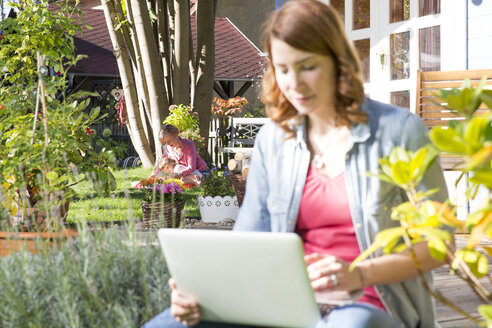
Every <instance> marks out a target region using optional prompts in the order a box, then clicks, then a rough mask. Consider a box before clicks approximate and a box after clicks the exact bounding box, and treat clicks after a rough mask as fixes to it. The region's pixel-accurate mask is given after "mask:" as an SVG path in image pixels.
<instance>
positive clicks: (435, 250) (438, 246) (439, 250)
mask: <svg viewBox="0 0 492 328" xmlns="http://www.w3.org/2000/svg"><path fill="white" fill-rule="evenodd" d="M427 245H428V246H429V253H430V255H431V256H432V257H433V258H435V259H436V260H438V261H443V260H444V258H445V257H446V252H447V247H446V243H445V242H444V241H442V240H441V239H439V238H433V239H431V240H429V242H428V243H427Z"/></svg>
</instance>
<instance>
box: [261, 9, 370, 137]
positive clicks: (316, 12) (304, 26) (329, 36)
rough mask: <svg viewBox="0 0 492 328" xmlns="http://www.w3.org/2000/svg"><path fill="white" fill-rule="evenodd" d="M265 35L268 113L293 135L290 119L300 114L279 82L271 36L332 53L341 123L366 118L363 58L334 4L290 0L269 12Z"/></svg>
mask: <svg viewBox="0 0 492 328" xmlns="http://www.w3.org/2000/svg"><path fill="white" fill-rule="evenodd" d="M263 37H264V40H265V51H267V52H268V56H269V59H270V65H269V68H268V70H267V72H266V73H265V76H264V78H263V91H262V97H261V99H262V101H263V103H264V104H265V105H266V108H267V114H268V116H269V117H270V118H271V119H272V120H273V121H274V122H276V123H278V124H279V125H280V127H282V128H283V129H284V130H285V131H286V132H287V133H288V134H289V135H290V136H293V135H294V131H293V128H292V127H291V124H290V120H291V119H295V118H297V117H298V116H299V115H298V113H297V110H296V109H295V108H294V106H292V104H291V103H290V102H289V101H288V100H287V99H286V98H285V97H284V95H283V94H282V92H281V91H280V89H279V87H278V85H277V81H276V79H275V70H274V68H273V65H272V54H271V50H272V49H271V39H272V38H276V39H278V40H281V41H283V42H285V43H287V44H288V45H290V46H291V47H294V48H296V49H299V50H303V51H307V52H311V53H315V54H319V55H324V56H329V57H331V58H332V59H333V60H334V62H335V67H336V74H337V77H336V81H337V87H336V92H335V96H336V102H335V106H336V111H337V114H338V115H339V118H340V119H341V123H345V124H347V123H364V122H366V121H367V115H366V114H365V113H364V112H362V111H361V110H360V109H359V107H360V105H361V103H362V102H363V101H364V88H363V84H362V70H361V64H360V60H359V57H358V56H357V54H356V52H355V50H354V48H353V47H352V45H351V43H350V41H349V40H348V39H347V36H346V35H345V31H344V27H343V24H342V21H341V20H340V18H339V16H338V13H337V12H336V11H335V10H334V9H333V8H331V7H329V6H327V5H325V4H323V3H321V2H320V1H317V0H296V1H289V2H287V3H286V4H285V5H284V6H282V7H281V8H280V9H279V10H278V11H276V12H274V13H273V14H272V15H271V16H270V18H269V19H268V21H267V22H266V27H265V31H264V33H263Z"/></svg>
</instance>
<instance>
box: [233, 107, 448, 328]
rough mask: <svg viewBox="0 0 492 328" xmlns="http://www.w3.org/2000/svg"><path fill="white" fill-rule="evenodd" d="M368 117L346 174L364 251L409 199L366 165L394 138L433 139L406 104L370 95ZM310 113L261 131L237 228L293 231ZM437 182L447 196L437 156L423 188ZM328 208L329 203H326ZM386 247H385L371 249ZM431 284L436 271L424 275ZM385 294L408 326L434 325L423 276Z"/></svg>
mask: <svg viewBox="0 0 492 328" xmlns="http://www.w3.org/2000/svg"><path fill="white" fill-rule="evenodd" d="M361 109H362V110H363V111H364V112H366V113H367V115H368V122H367V123H366V124H353V125H352V126H351V129H350V138H349V145H348V149H347V154H346V161H345V163H346V168H345V182H346V186H347V197H348V200H349V205H350V212H351V215H352V221H353V224H354V227H355V232H356V236H357V241H358V244H359V247H360V250H361V252H362V251H364V250H365V249H367V248H368V246H369V245H370V244H371V243H372V242H373V241H374V238H375V236H376V234H377V233H378V232H379V231H381V230H384V229H387V228H390V227H394V226H398V225H399V222H398V221H393V220H391V219H390V214H391V209H392V208H393V207H394V206H396V205H399V204H400V203H402V202H404V201H406V200H407V197H406V195H405V193H404V191H403V190H402V189H400V188H398V187H396V186H393V185H390V184H389V183H385V182H382V181H380V180H379V179H378V178H376V177H372V176H369V175H367V172H371V173H377V172H378V159H379V158H381V157H384V156H386V155H388V154H389V153H390V152H391V150H392V149H393V148H394V147H396V146H401V147H403V148H405V149H407V150H413V151H415V150H417V149H419V148H420V147H422V146H424V145H425V144H427V143H429V139H428V137H427V128H426V127H425V126H424V125H423V123H422V122H421V120H420V119H419V118H418V117H417V116H416V115H414V114H412V113H410V112H409V111H408V110H407V109H403V108H398V107H395V106H391V105H387V104H383V103H379V102H376V101H373V100H370V99H366V101H365V102H364V103H363V104H362V106H361ZM306 126H307V120H306V119H305V118H304V119H302V120H301V123H300V124H298V125H297V126H296V134H295V136H294V137H293V138H289V139H286V137H287V135H286V133H285V132H284V131H283V130H282V129H281V128H280V127H278V126H277V125H276V124H274V123H270V124H267V125H265V126H264V127H263V128H262V129H261V131H260V132H259V134H258V136H257V138H256V141H255V149H254V151H253V156H252V159H251V165H250V169H249V173H248V179H247V183H246V194H245V197H244V200H243V204H242V206H241V209H240V210H239V214H238V218H237V220H236V224H235V226H234V230H255V231H272V232H294V230H295V227H296V222H297V216H298V213H299V206H300V202H301V197H302V193H303V190H304V184H305V181H306V176H307V172H308V168H309V165H310V158H311V155H310V151H309V149H308V147H307V142H306V141H307V134H306V133H307V129H306ZM433 188H439V192H437V193H436V194H433V195H432V196H431V198H432V199H433V200H437V201H440V202H443V201H444V200H446V199H447V197H448V195H447V189H446V184H445V180H444V176H443V172H442V169H441V167H440V164H439V161H436V162H435V163H434V164H433V165H431V166H430V168H429V170H428V171H427V173H426V175H425V176H424V178H423V180H422V182H421V184H420V185H419V190H429V189H433ZM327 210H328V209H327ZM379 255H382V253H381V252H379V253H377V254H376V255H373V256H379ZM425 277H426V279H427V282H428V283H429V284H430V285H431V286H432V273H430V272H429V273H427V274H426V275H425ZM375 287H376V290H377V291H378V293H379V295H380V297H381V300H382V302H383V303H384V305H385V306H386V308H387V309H388V311H389V312H390V313H391V315H392V316H393V317H395V318H396V319H398V320H399V321H400V322H401V323H402V324H403V325H404V326H405V327H434V326H435V320H434V311H433V309H434V304H433V300H432V298H431V297H430V295H429V294H428V293H427V291H426V290H425V289H424V287H423V285H422V283H421V281H420V280H419V278H415V279H411V280H408V281H404V282H401V283H394V284H389V285H380V286H375Z"/></svg>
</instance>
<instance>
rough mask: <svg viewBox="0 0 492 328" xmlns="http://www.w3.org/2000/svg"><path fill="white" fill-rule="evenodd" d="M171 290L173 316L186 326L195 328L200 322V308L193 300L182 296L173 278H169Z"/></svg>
mask: <svg viewBox="0 0 492 328" xmlns="http://www.w3.org/2000/svg"><path fill="white" fill-rule="evenodd" d="M168 284H169V287H170V288H171V315H172V316H173V317H175V318H176V320H177V321H179V322H181V323H182V324H184V325H188V326H194V325H196V324H198V323H199V322H200V316H201V314H200V307H199V306H198V303H197V302H196V301H195V300H194V299H191V298H188V297H185V296H183V295H181V294H180V293H179V292H178V290H177V288H176V282H175V281H174V279H173V278H169V282H168Z"/></svg>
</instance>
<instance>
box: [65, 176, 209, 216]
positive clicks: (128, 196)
mask: <svg viewBox="0 0 492 328" xmlns="http://www.w3.org/2000/svg"><path fill="white" fill-rule="evenodd" d="M150 173H151V169H144V168H142V167H137V168H130V169H120V170H118V171H117V172H115V178H116V183H117V189H116V190H115V191H114V192H113V193H112V194H111V195H110V196H104V195H98V194H96V193H94V191H93V190H92V188H91V186H90V185H89V183H85V182H83V183H80V184H79V185H77V186H75V189H76V191H77V193H78V195H77V196H76V197H75V198H73V199H72V200H71V202H70V210H69V212H68V216H67V221H68V222H81V221H83V220H87V221H89V222H94V221H96V222H97V221H127V220H135V219H141V218H142V207H141V204H140V202H141V201H142V200H144V198H145V191H144V190H141V189H136V188H131V187H130V183H131V182H132V181H139V180H141V179H143V178H146V177H148V176H149V175H150ZM198 193H199V189H197V188H191V189H187V190H185V191H184V197H185V200H186V205H185V216H187V217H197V216H200V212H199V210H198V204H197V199H196V197H197V196H198Z"/></svg>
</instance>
